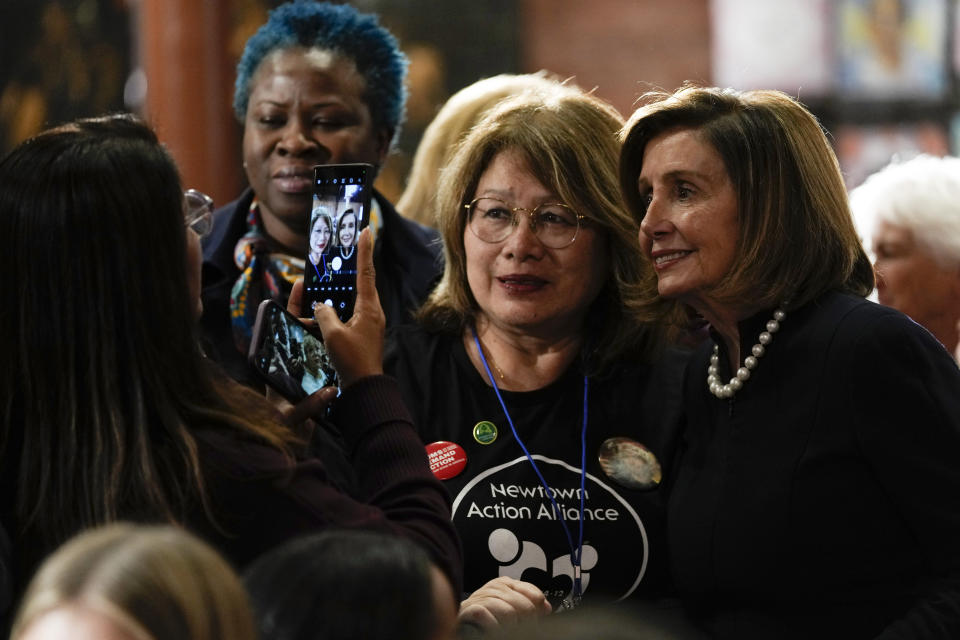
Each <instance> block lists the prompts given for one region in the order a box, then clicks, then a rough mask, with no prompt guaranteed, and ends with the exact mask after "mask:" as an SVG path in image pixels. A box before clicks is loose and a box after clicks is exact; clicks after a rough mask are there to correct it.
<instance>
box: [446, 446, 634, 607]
mask: <svg viewBox="0 0 960 640" xmlns="http://www.w3.org/2000/svg"><path fill="white" fill-rule="evenodd" d="M533 458H534V460H535V461H536V463H537V467H538V468H539V469H540V472H541V473H542V474H543V477H544V479H545V480H546V482H547V485H549V487H550V493H548V492H547V489H546V488H544V486H543V484H542V483H541V482H540V479H539V478H538V477H537V475H536V473H535V472H534V469H533V466H532V465H531V464H530V462H529V460H527V458H526V457H519V458H517V459H515V460H512V461H510V462H507V463H505V464H502V465H499V466H496V467H492V468H490V469H487V470H486V471H484V472H483V473H481V474H479V475H478V476H477V477H475V478H473V479H472V480H471V481H470V482H469V483H467V485H466V486H464V488H463V489H462V490H461V491H460V493H459V494H458V495H457V496H456V499H455V500H454V502H453V522H454V524H455V525H456V527H457V530H458V531H460V532H461V534H462V538H463V544H464V555H465V557H466V566H465V573H466V576H465V578H466V585H465V586H466V588H467V590H468V591H472V590H474V589H477V588H479V587H480V586H482V585H483V584H484V583H485V582H487V581H488V580H490V579H491V578H493V577H496V576H509V577H512V578H516V579H518V580H525V581H527V582H532V583H533V584H536V585H537V586H538V587H540V588H541V589H543V591H544V592H545V593H546V594H547V595H548V597H549V598H550V599H551V601H553V602H556V601H559V600H563V599H568V598H569V596H570V594H571V592H572V590H573V573H574V571H573V563H572V562H571V558H570V548H569V545H568V543H567V537H566V534H565V533H564V531H563V526H562V524H561V523H560V522H559V519H558V518H557V515H556V512H555V510H554V508H553V505H552V503H551V500H550V495H551V493H552V495H553V497H554V499H555V500H556V503H557V506H558V507H559V509H560V512H561V513H562V517H563V519H564V520H565V521H566V523H567V528H568V529H569V531H570V534H571V537H572V538H573V542H574V544H577V539H578V538H579V531H580V522H579V520H580V496H581V495H583V498H584V500H583V502H584V509H583V551H582V554H581V561H580V566H581V589H582V592H583V597H584V600H585V601H590V602H594V603H598V602H604V601H614V600H622V599H623V598H626V597H627V596H629V595H630V594H631V593H633V592H634V591H635V590H636V588H637V587H638V586H639V584H640V581H641V580H642V579H643V576H644V572H645V571H646V568H647V559H648V557H649V553H648V540H647V532H646V529H645V528H644V525H643V522H642V521H641V519H640V516H639V515H638V514H637V511H636V510H635V509H634V507H633V506H632V505H631V504H630V503H628V502H627V501H626V500H625V499H624V498H623V496H621V495H620V494H618V493H617V491H616V490H615V489H614V488H613V487H612V486H610V485H608V484H606V483H605V482H603V481H601V480H600V479H599V478H597V477H596V476H594V475H592V474H589V473H588V474H586V475H585V476H584V489H583V490H581V488H580V480H581V473H580V469H577V468H576V467H572V466H570V465H569V464H567V463H566V462H564V461H562V460H556V459H553V458H547V457H544V456H541V455H534V456H533ZM591 595H593V596H594V597H590V596H591Z"/></svg>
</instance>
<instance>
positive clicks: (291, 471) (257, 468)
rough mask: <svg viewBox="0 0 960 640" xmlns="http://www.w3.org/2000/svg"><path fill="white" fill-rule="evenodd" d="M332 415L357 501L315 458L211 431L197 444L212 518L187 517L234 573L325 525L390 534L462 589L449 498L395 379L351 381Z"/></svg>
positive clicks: (456, 590) (457, 547) (380, 378)
mask: <svg viewBox="0 0 960 640" xmlns="http://www.w3.org/2000/svg"><path fill="white" fill-rule="evenodd" d="M333 419H334V422H335V423H336V424H337V425H338V426H339V427H340V429H341V430H342V432H343V435H344V438H345V440H346V442H347V445H348V447H349V451H348V453H349V455H350V457H351V460H352V462H353V465H354V467H355V469H356V471H357V477H358V480H359V489H358V495H356V496H355V497H351V496H348V495H347V494H345V493H343V492H341V491H340V490H338V489H337V488H336V487H334V486H333V484H332V483H331V482H330V480H329V478H328V476H327V472H326V469H325V468H324V466H323V464H322V463H321V462H320V461H319V460H318V459H317V458H312V457H311V458H305V459H295V458H290V457H288V456H285V455H284V454H283V453H282V452H280V451H278V450H277V449H275V448H272V447H269V446H267V445H265V444H261V443H258V442H254V441H251V440H250V439H249V438H247V437H245V436H243V435H240V434H237V433H235V432H229V431H226V430H214V429H208V430H204V431H202V432H200V433H198V434H197V439H198V446H199V450H200V451H199V452H200V455H201V458H202V459H203V461H204V470H205V480H206V483H207V493H208V496H209V500H210V503H211V504H210V506H211V509H212V511H213V514H214V516H215V519H216V522H215V523H214V524H209V523H208V522H206V520H207V519H206V518H205V517H194V518H189V520H191V522H192V523H193V524H194V526H195V527H196V528H198V529H201V533H202V534H206V535H207V537H210V538H213V539H212V542H213V543H214V544H216V545H217V546H219V547H220V548H221V549H222V550H223V551H224V553H225V554H226V555H227V556H228V557H230V558H231V559H232V560H233V561H234V562H235V563H236V564H237V565H238V566H240V567H242V566H243V565H245V564H247V563H248V562H249V561H251V560H253V559H254V558H255V557H257V556H258V555H260V554H261V553H263V552H264V551H267V550H268V549H270V548H273V547H274V546H276V545H278V544H280V543H282V542H284V541H285V540H288V539H290V538H293V537H296V536H298V535H302V534H306V533H311V532H315V531H318V530H320V529H323V528H362V529H371V530H376V531H383V532H387V533H394V534H397V535H401V536H404V537H406V538H409V539H411V540H413V541H414V542H416V543H418V544H420V545H421V546H422V547H423V548H425V549H426V550H427V551H428V552H429V553H430V555H431V556H432V558H433V559H434V561H435V562H436V563H437V564H438V566H439V567H440V568H441V569H443V570H444V572H445V573H446V574H447V575H448V576H449V578H450V580H451V582H452V584H453V587H454V593H460V589H461V583H462V557H461V550H460V542H459V539H458V537H457V534H456V531H455V529H454V527H453V524H452V523H451V521H450V498H449V496H448V494H447V492H446V490H445V489H444V487H443V485H442V484H441V483H440V482H439V481H438V480H437V479H436V478H434V476H433V474H432V473H431V472H430V467H429V465H428V463H427V457H426V452H425V451H424V447H423V444H422V443H421V442H420V440H419V439H418V437H417V435H416V432H415V431H414V429H413V425H412V423H411V419H410V415H409V412H408V411H407V409H406V407H405V406H404V405H403V402H402V400H401V399H400V392H399V389H398V387H397V385H396V382H395V381H394V380H393V379H391V378H388V377H387V376H371V377H369V378H364V379H362V380H359V381H357V382H356V383H354V384H352V385H351V386H350V387H349V388H347V389H345V390H344V391H343V394H342V395H341V397H340V398H339V399H338V400H337V406H336V409H335V412H334V416H333ZM195 515H196V514H195Z"/></svg>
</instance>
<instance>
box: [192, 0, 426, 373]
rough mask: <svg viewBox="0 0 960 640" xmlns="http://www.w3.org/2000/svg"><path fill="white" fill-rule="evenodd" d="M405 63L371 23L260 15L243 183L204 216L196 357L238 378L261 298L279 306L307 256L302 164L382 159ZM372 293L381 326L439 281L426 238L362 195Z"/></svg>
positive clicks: (244, 65)
mask: <svg viewBox="0 0 960 640" xmlns="http://www.w3.org/2000/svg"><path fill="white" fill-rule="evenodd" d="M406 67H407V60H406V57H405V56H404V55H403V53H402V52H401V51H400V49H399V47H398V44H397V41H396V39H395V38H394V37H393V36H392V35H391V34H390V33H389V32H388V31H387V30H386V29H384V28H383V27H382V26H380V25H379V24H378V22H377V19H376V17H375V16H372V15H367V14H362V13H359V12H358V11H357V10H356V9H354V8H353V7H350V6H348V5H334V4H329V3H326V2H313V1H304V0H295V1H294V2H290V3H287V4H284V5H281V6H280V7H278V8H277V9H275V10H273V11H272V12H271V13H270V17H269V19H268V20H267V22H266V23H265V24H264V25H263V26H261V27H260V29H259V30H258V31H257V32H256V33H255V34H254V35H253V36H252V37H251V38H250V40H249V41H248V42H247V44H246V47H245V49H244V52H243V55H242V57H241V59H240V62H239V64H238V65H237V79H236V90H235V94H234V100H233V107H234V112H235V114H236V116H237V118H238V120H239V121H240V123H241V124H242V125H243V167H244V171H245V173H246V176H247V180H248V182H249V188H248V189H246V190H245V191H244V193H243V194H242V195H241V196H240V197H239V198H238V199H237V200H235V201H233V202H231V203H229V204H227V205H226V206H224V207H222V208H221V209H219V210H218V211H217V212H216V213H215V222H214V229H213V232H212V233H211V234H210V236H209V237H208V238H207V240H206V242H205V244H204V265H203V266H204V271H203V274H204V279H203V304H204V317H203V328H204V334H205V337H206V342H207V344H206V347H207V352H208V354H209V355H210V356H211V357H213V358H214V359H216V360H218V361H220V362H221V363H222V364H223V366H224V367H225V369H226V370H227V372H228V373H229V374H230V375H231V376H233V377H234V378H236V379H238V380H240V381H241V382H246V383H253V380H254V379H255V378H254V376H253V375H252V372H251V371H250V370H249V369H248V367H247V364H246V357H245V354H246V350H247V346H248V344H249V340H250V332H251V329H252V326H253V321H254V318H255V314H256V310H257V307H258V306H259V303H260V301H261V300H265V299H268V298H271V299H274V300H276V301H278V302H280V303H281V304H286V301H287V298H288V297H289V294H290V288H291V286H292V283H293V282H294V281H295V280H296V279H297V278H298V277H300V276H301V275H302V274H303V267H304V257H305V256H306V255H307V253H308V247H309V236H310V228H309V222H310V209H311V200H312V187H313V167H314V165H318V164H340V163H354V162H365V163H369V164H371V165H373V166H374V167H375V168H379V167H380V166H381V165H383V163H384V161H385V160H386V157H387V154H388V152H389V151H390V149H391V147H392V145H393V143H394V141H395V140H396V138H397V135H398V133H399V131H400V127H401V124H402V122H403V117H404V104H405V102H406V89H405V88H404V78H405V76H406ZM370 221H371V227H372V228H373V230H374V231H375V232H376V238H377V239H376V250H375V256H376V258H375V261H376V267H377V273H378V275H377V289H378V292H379V294H380V300H381V302H382V304H383V307H384V311H385V313H386V317H387V323H388V325H390V324H396V323H399V322H401V321H403V320H405V319H406V318H407V317H408V315H409V312H410V310H412V309H414V308H415V307H417V306H418V305H419V304H420V303H421V302H422V301H423V300H424V299H425V298H426V295H427V294H428V293H429V291H430V287H431V286H432V284H433V283H434V281H435V280H436V278H437V276H438V275H439V258H438V255H439V243H438V241H437V240H436V238H437V236H436V234H435V233H434V232H433V231H430V230H428V229H427V228H425V227H422V226H420V225H417V224H415V223H412V222H410V221H408V220H406V219H404V218H401V217H400V216H399V215H398V214H397V212H396V210H395V209H394V208H393V205H391V204H390V203H389V202H388V201H387V200H386V199H385V198H384V197H383V196H382V195H380V194H379V193H376V192H374V199H373V205H372V211H371V215H370Z"/></svg>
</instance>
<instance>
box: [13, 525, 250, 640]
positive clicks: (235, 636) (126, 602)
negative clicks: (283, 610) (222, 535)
mask: <svg viewBox="0 0 960 640" xmlns="http://www.w3.org/2000/svg"><path fill="white" fill-rule="evenodd" d="M70 605H80V606H84V607H86V608H89V609H91V610H93V611H96V612H98V613H100V614H102V615H104V616H105V617H106V618H107V619H109V620H110V621H111V622H113V623H114V624H116V625H117V626H118V627H120V628H122V629H124V630H125V631H127V632H128V633H130V634H131V635H132V636H134V637H136V638H143V639H144V640H148V639H149V640H256V626H255V624H254V621H253V614H252V611H251V609H250V605H249V602H248V598H247V595H246V591H245V590H244V588H243V584H242V583H241V582H240V579H239V577H238V576H237V574H236V573H235V572H234V571H233V569H232V568H231V567H230V566H229V565H228V564H227V563H226V561H225V560H224V559H223V558H221V557H220V556H219V555H218V554H217V552H216V551H214V550H213V549H212V548H211V547H209V546H208V545H207V544H206V543H204V542H202V541H200V540H199V539H198V538H196V537H194V536H193V535H191V534H189V533H187V532H186V531H184V530H182V529H179V528H177V527H174V526H170V525H163V526H146V525H132V524H112V525H107V526H105V527H101V528H98V529H91V530H88V531H87V532H85V533H82V534H80V535H78V536H76V537H75V538H73V539H71V540H70V541H68V542H67V543H66V544H65V545H63V546H62V547H61V548H60V549H59V550H58V551H56V552H55V553H54V554H53V555H51V556H50V557H49V558H48V559H47V560H46V561H45V562H44V563H43V565H42V566H41V567H40V570H39V571H38V572H37V574H36V575H35V576H34V578H33V580H32V581H31V582H30V586H29V587H28V589H27V592H26V595H25V596H24V599H23V603H22V605H21V606H20V610H19V612H18V614H17V617H16V620H15V621H14V623H13V630H12V632H11V635H10V638H11V640H17V639H18V638H21V637H22V636H23V635H24V633H25V632H26V631H27V628H28V627H29V626H30V625H31V624H32V623H34V622H36V621H37V620H38V619H39V618H40V617H42V616H43V615H45V614H47V613H49V612H51V611H54V610H55V609H58V608H60V607H65V606H70Z"/></svg>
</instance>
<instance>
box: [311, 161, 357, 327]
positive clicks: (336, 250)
mask: <svg viewBox="0 0 960 640" xmlns="http://www.w3.org/2000/svg"><path fill="white" fill-rule="evenodd" d="M314 174H315V175H314V192H313V206H312V208H311V211H310V235H309V244H308V249H307V260H306V265H305V270H304V283H303V284H304V287H303V301H302V307H301V308H302V309H303V310H304V311H307V310H308V309H313V306H314V305H315V304H326V305H329V306H331V307H333V308H334V309H335V310H336V312H337V316H339V318H340V319H341V320H343V321H344V322H346V321H347V320H348V319H349V318H350V316H351V315H353V303H354V300H355V299H356V295H357V242H358V240H359V239H360V232H361V231H362V230H363V229H364V228H366V226H367V224H368V223H369V221H370V189H371V186H370V180H371V179H372V177H373V167H372V166H371V165H368V164H346V165H322V166H318V167H315V168H314Z"/></svg>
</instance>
